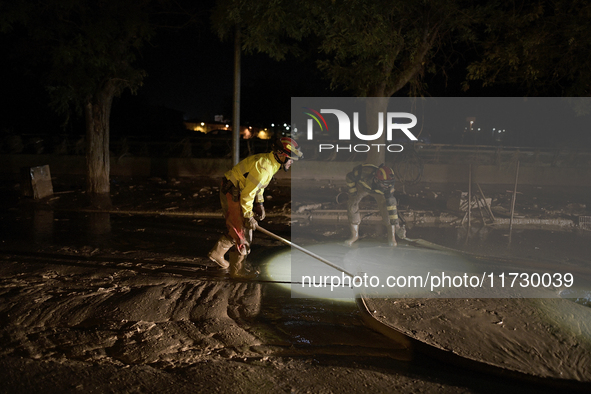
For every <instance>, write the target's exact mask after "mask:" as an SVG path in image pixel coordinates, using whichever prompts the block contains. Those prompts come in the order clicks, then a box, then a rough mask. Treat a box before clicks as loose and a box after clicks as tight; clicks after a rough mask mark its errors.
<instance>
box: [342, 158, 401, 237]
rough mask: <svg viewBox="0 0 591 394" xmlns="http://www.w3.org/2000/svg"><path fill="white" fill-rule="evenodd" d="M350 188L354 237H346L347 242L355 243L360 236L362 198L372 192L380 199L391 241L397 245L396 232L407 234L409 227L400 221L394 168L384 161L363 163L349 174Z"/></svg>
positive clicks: (380, 206)
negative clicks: (360, 203)
mask: <svg viewBox="0 0 591 394" xmlns="http://www.w3.org/2000/svg"><path fill="white" fill-rule="evenodd" d="M346 182H347V187H348V188H349V201H348V205H347V215H348V218H349V226H350V229H351V238H349V239H348V240H346V241H345V245H347V246H351V245H353V243H354V242H355V241H357V239H359V224H360V223H361V215H360V213H359V202H360V201H361V200H362V199H363V198H364V197H365V196H372V197H373V198H374V199H375V200H376V202H377V203H378V209H379V210H380V214H381V215H382V223H384V225H385V226H386V228H387V229H388V243H389V244H390V246H396V245H397V242H396V236H398V238H401V239H404V238H406V230H405V228H404V226H401V225H400V219H399V218H398V212H397V209H396V198H395V197H394V172H393V171H392V169H391V168H390V167H388V166H386V165H384V164H382V165H380V166H379V167H378V166H375V165H373V164H360V165H358V166H356V167H355V168H353V171H351V172H349V173H348V174H347V176H346Z"/></svg>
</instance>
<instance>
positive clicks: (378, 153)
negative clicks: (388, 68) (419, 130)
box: [365, 83, 389, 166]
mask: <svg viewBox="0 0 591 394" xmlns="http://www.w3.org/2000/svg"><path fill="white" fill-rule="evenodd" d="M385 90H386V84H385V83H383V84H380V85H377V86H375V87H374V88H372V89H370V91H369V95H368V97H367V101H366V104H365V116H366V120H367V134H372V133H375V132H376V131H377V130H378V122H379V117H378V116H379V115H378V114H379V113H380V112H381V113H382V116H383V117H384V119H383V120H384V123H383V125H384V130H382V135H381V136H380V138H378V139H377V140H375V141H373V142H372V144H377V145H378V146H372V147H371V149H370V151H369V152H368V153H367V158H366V159H365V162H366V163H367V164H374V165H376V166H379V165H380V164H382V163H385V162H386V145H387V143H388V141H386V112H387V111H388V100H389V98H388V97H384V95H385Z"/></svg>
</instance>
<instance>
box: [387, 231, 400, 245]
mask: <svg viewBox="0 0 591 394" xmlns="http://www.w3.org/2000/svg"><path fill="white" fill-rule="evenodd" d="M388 244H389V245H390V246H398V242H396V226H388Z"/></svg>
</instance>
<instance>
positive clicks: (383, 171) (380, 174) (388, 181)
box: [374, 164, 395, 188]
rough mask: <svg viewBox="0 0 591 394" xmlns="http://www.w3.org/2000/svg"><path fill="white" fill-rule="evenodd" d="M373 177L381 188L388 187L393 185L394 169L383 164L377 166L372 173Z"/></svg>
mask: <svg viewBox="0 0 591 394" xmlns="http://www.w3.org/2000/svg"><path fill="white" fill-rule="evenodd" d="M374 179H375V181H376V183H377V184H378V185H380V186H381V187H382V188H386V187H390V186H393V185H394V180H395V179H394V171H392V169H391V168H390V167H388V166H386V165H385V164H382V165H381V166H379V167H378V169H377V171H376V173H375V174H374Z"/></svg>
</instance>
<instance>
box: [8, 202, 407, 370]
mask: <svg viewBox="0 0 591 394" xmlns="http://www.w3.org/2000/svg"><path fill="white" fill-rule="evenodd" d="M222 226H223V222H222V221H221V220H209V221H208V220H200V219H186V218H170V217H148V216H146V217H140V216H121V215H112V214H111V215H109V214H104V213H101V214H87V213H73V212H62V211H57V212H53V211H49V210H44V211H38V210H31V211H25V212H21V211H18V212H17V211H14V212H12V213H8V214H5V215H4V216H3V220H2V231H1V234H2V252H1V253H2V255H1V256H2V260H3V264H2V267H1V268H0V273H1V280H2V286H1V287H2V298H3V302H2V305H3V306H2V307H0V316H1V317H2V318H3V320H4V321H6V322H8V323H7V325H6V326H5V327H4V329H3V336H4V338H5V339H6V341H5V342H4V343H5V345H4V346H3V349H2V354H3V355H25V356H28V357H33V358H43V357H47V356H60V357H67V358H74V359H82V360H87V361H91V360H99V359H100V360H104V359H108V360H113V361H116V362H122V363H132V364H134V363H166V364H170V365H173V366H174V365H182V364H186V363H192V362H196V361H199V360H203V359H204V358H208V357H236V356H241V357H242V356H252V355H256V356H261V355H265V354H269V353H272V354H286V355H302V354H311V353H313V354H349V355H353V354H354V355H370V356H371V355H373V356H386V357H389V358H402V359H406V358H408V355H407V354H404V352H403V351H401V350H400V346H398V345H397V344H396V343H387V344H384V343H383V341H382V340H381V339H382V338H381V336H380V335H379V334H377V333H375V332H373V331H371V330H369V329H368V328H366V327H365V326H364V325H363V324H362V322H361V319H360V316H359V311H358V310H357V307H356V306H355V304H354V303H351V302H349V303H343V302H331V301H326V300H317V299H312V300H301V299H300V300H297V299H292V298H291V294H290V293H289V292H288V291H285V290H284V289H283V288H281V287H280V286H278V285H277V284H276V283H273V281H271V280H269V278H266V277H265V276H264V274H263V275H262V276H261V277H260V279H259V280H258V281H254V282H252V281H236V280H232V279H230V278H229V276H228V275H227V273H226V272H224V271H222V270H220V269H219V268H217V266H214V264H213V263H211V262H210V261H209V260H208V259H207V258H205V256H206V255H207V251H208V250H209V249H210V248H211V246H212V245H213V243H215V241H216V240H217V238H218V237H219V235H220V234H221V232H222V231H223V227H222ZM271 228H273V225H272V224H271ZM285 230H286V229H285V227H284V226H281V227H277V228H273V231H277V232H281V231H283V236H285V237H288V238H289V234H288V233H287V234H286V233H285ZM284 249H285V248H284V247H283V246H281V245H280V244H278V242H276V241H272V240H269V239H265V238H262V237H259V239H258V240H257V243H256V245H255V246H254V247H253V253H252V255H251V258H250V261H251V262H252V264H253V266H256V265H257V264H258V262H259V261H263V260H266V259H267V258H268V257H269V255H270V254H273V253H274V252H275V251H276V250H277V251H280V250H284Z"/></svg>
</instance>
